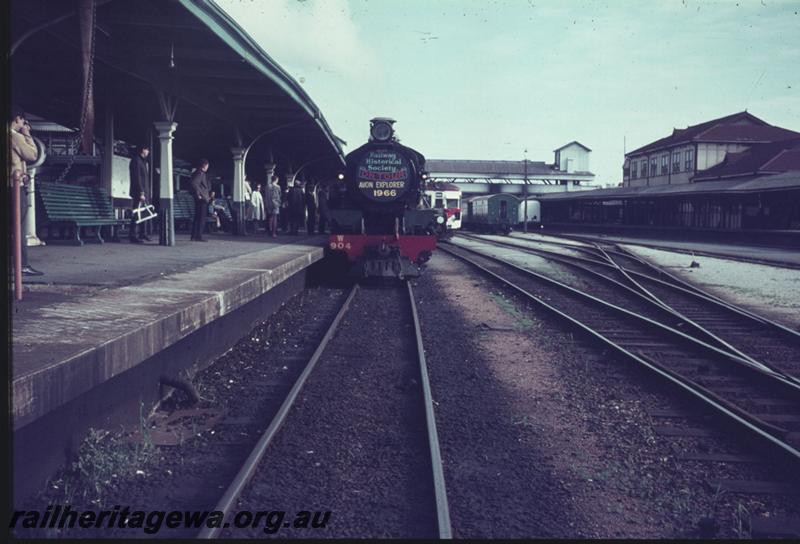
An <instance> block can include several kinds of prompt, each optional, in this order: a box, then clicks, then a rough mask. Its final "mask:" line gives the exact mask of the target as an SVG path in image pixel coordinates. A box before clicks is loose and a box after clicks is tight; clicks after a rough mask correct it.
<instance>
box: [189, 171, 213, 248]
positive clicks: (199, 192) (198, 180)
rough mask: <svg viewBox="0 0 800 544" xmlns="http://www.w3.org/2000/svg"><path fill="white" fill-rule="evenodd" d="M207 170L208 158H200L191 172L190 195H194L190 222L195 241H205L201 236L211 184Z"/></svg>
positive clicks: (209, 200) (204, 224)
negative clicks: (192, 219) (192, 214)
mask: <svg viewBox="0 0 800 544" xmlns="http://www.w3.org/2000/svg"><path fill="white" fill-rule="evenodd" d="M206 172H208V160H206V159H202V160H201V161H200V162H198V163H197V168H196V169H195V171H194V172H193V173H192V182H191V183H192V195H193V196H194V221H193V222H192V240H194V241H196V242H207V241H208V240H206V239H205V238H203V230H204V229H205V226H206V214H207V213H208V204H209V203H210V202H211V186H210V184H209V183H208V178H207V177H206Z"/></svg>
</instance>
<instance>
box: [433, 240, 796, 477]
mask: <svg viewBox="0 0 800 544" xmlns="http://www.w3.org/2000/svg"><path fill="white" fill-rule="evenodd" d="M443 249H445V251H447V252H448V253H451V254H453V255H455V256H457V257H459V258H460V259H462V260H464V261H465V262H468V263H470V264H471V265H473V266H474V267H476V268H478V269H479V270H481V271H482V272H484V273H485V274H487V275H489V276H491V277H492V278H494V279H495V280H497V281H498V282H500V283H502V284H503V285H505V286H506V287H508V288H510V289H511V290H512V291H514V292H515V293H517V294H518V295H521V296H522V297H524V298H525V299H527V300H529V301H532V302H534V303H535V304H537V305H541V306H543V307H545V308H547V309H548V310H550V311H552V312H553V313H555V314H556V315H558V316H559V317H561V318H562V319H565V320H567V321H568V322H569V323H570V324H571V325H572V326H575V327H576V328H578V329H580V330H581V331H583V332H584V333H586V334H587V335H589V336H590V337H591V338H592V339H594V340H595V341H598V342H601V343H602V344H603V345H604V346H606V347H607V348H610V349H611V350H613V351H614V352H616V353H618V354H620V355H622V356H624V357H625V358H627V359H629V360H631V361H635V362H636V363H638V364H640V365H643V366H644V367H646V368H647V369H649V370H651V371H652V372H653V373H654V374H655V375H657V376H659V377H661V378H662V379H664V380H666V381H667V382H669V383H671V384H672V385H673V386H676V387H677V388H678V389H680V390H681V391H683V392H684V393H687V394H689V395H691V396H692V397H694V398H695V399H697V400H699V401H700V402H701V403H702V404H703V405H704V406H706V407H707V408H708V409H709V410H710V411H712V412H713V413H716V414H717V415H718V416H720V417H722V420H723V421H725V422H726V424H729V425H731V426H732V428H735V429H737V432H739V433H746V434H747V435H749V436H750V438H751V439H752V438H755V439H757V442H759V443H761V444H762V445H768V446H769V447H770V448H771V450H770V451H772V452H781V455H782V456H783V457H784V458H786V459H788V460H789V461H790V463H791V466H793V467H795V470H797V468H798V467H800V449H799V448H800V440H798V438H800V395H799V394H798V389H797V387H796V384H794V383H793V382H791V381H788V380H786V379H784V378H782V377H781V376H779V375H775V374H772V373H769V372H765V371H763V370H762V369H759V368H756V367H753V366H751V365H748V364H744V363H743V362H742V361H738V360H737V359H738V358H737V357H736V356H735V355H733V354H731V353H728V352H726V351H724V350H722V349H720V348H717V347H715V346H712V345H710V344H708V343H705V342H703V341H701V340H698V339H696V338H693V337H691V336H689V335H687V334H685V333H683V332H681V331H679V330H676V329H673V328H670V327H667V326H665V325H662V324H660V323H657V322H656V321H654V320H652V319H650V318H648V317H647V316H643V315H641V314H638V313H635V312H632V311H630V310H626V309H624V308H621V307H620V306H617V305H614V304H611V303H609V302H606V301H603V300H601V299H599V298H597V297H595V296H592V295H590V294H587V293H584V292H581V291H579V290H578V289H575V288H573V287H570V286H568V285H566V284H564V283H561V282H559V281H556V280H553V279H551V278H548V277H546V276H543V275H541V274H538V273H536V272H533V271H531V270H527V269H525V268H523V267H520V266H517V265H514V264H512V263H509V262H507V261H504V260H502V259H499V258H496V257H492V256H489V255H486V254H484V253H483V252H479V251H477V250H474V249H467V248H464V247H460V248H456V247H453V246H452V245H448V246H447V248H443ZM736 363H739V364H736Z"/></svg>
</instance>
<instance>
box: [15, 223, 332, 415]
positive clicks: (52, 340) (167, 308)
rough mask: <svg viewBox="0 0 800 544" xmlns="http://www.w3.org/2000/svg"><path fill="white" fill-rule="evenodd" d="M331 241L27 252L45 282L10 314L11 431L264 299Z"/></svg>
mask: <svg viewBox="0 0 800 544" xmlns="http://www.w3.org/2000/svg"><path fill="white" fill-rule="evenodd" d="M325 239H326V238H325V237H324V236H312V237H304V236H297V237H293V236H285V237H279V238H277V239H271V238H267V237H265V236H250V237H244V238H238V237H232V236H227V235H218V236H212V237H211V239H210V241H209V242H208V243H198V242H189V241H188V240H179V241H178V245H177V246H175V247H162V246H158V245H156V244H144V245H134V244H129V243H127V242H123V243H120V244H112V243H107V244H104V245H85V246H83V247H64V246H47V247H41V248H38V247H37V248H31V251H30V260H31V263H32V264H33V266H34V267H36V268H38V269H40V270H42V271H44V272H45V274H46V275H45V276H41V277H36V278H32V279H33V280H35V282H26V285H25V292H24V299H23V300H22V301H21V302H18V303H16V304H15V307H14V314H13V318H12V350H13V366H12V407H11V408H12V416H13V428H14V430H17V429H19V428H21V427H24V426H26V425H29V424H30V423H32V422H34V421H35V420H37V419H38V418H41V417H42V416H44V415H46V414H48V413H50V412H52V411H54V410H57V409H58V408H59V407H60V406H62V405H64V404H65V403H68V402H70V401H72V400H73V399H76V398H77V397H79V396H80V395H83V394H85V393H87V392H88V391H90V390H92V389H94V388H97V387H99V386H101V385H102V384H104V383H105V382H107V381H109V380H111V379H112V378H114V377H115V376H118V375H120V374H122V373H123V372H126V371H127V370H129V369H131V368H133V367H136V366H137V365H139V364H140V363H142V362H143V361H146V360H148V359H149V358H151V357H153V356H154V355H156V354H158V353H159V352H161V351H163V350H166V349H167V348H169V347H170V346H172V345H174V344H176V343H177V342H179V341H180V340H181V339H183V338H186V337H187V336H189V335H191V334H192V333H194V332H196V331H198V330H200V329H201V328H203V327H205V326H206V325H208V324H210V323H212V322H214V321H215V320H218V319H220V318H221V317H223V316H225V315H228V314H231V313H232V312H234V311H235V310H237V309H238V308H241V307H243V306H245V305H246V304H248V303H249V302H251V301H254V300H256V299H257V298H259V297H261V296H262V295H264V294H266V293H267V292H269V291H270V290H272V289H273V288H275V286H277V285H279V284H281V283H282V282H284V281H286V280H287V279H288V278H290V277H291V276H292V275H294V274H296V273H298V272H300V271H303V270H305V269H306V268H307V267H309V266H310V265H311V264H312V263H314V262H316V261H318V260H320V259H321V258H322V256H323V244H324V241H325ZM275 240H277V241H275ZM26 280H27V278H26ZM242 334H244V333H242Z"/></svg>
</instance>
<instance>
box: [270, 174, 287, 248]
mask: <svg viewBox="0 0 800 544" xmlns="http://www.w3.org/2000/svg"><path fill="white" fill-rule="evenodd" d="M266 197H267V201H266V208H267V215H268V218H267V233H268V234H269V235H270V236H272V237H273V238H275V237H276V236H278V215H279V214H282V215H286V210H288V208H284V207H283V202H282V199H281V186H280V185H278V176H272V183H270V184H269V185H268V186H267V191H266Z"/></svg>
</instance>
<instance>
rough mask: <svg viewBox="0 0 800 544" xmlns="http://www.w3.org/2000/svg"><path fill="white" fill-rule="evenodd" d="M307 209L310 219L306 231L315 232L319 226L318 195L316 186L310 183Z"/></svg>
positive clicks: (308, 185)
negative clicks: (315, 191) (315, 190)
mask: <svg viewBox="0 0 800 544" xmlns="http://www.w3.org/2000/svg"><path fill="white" fill-rule="evenodd" d="M305 197H306V211H307V212H308V219H307V223H306V232H308V234H314V229H315V228H316V226H317V195H316V194H314V186H313V185H311V184H310V183H308V184H306V195H305Z"/></svg>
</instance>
